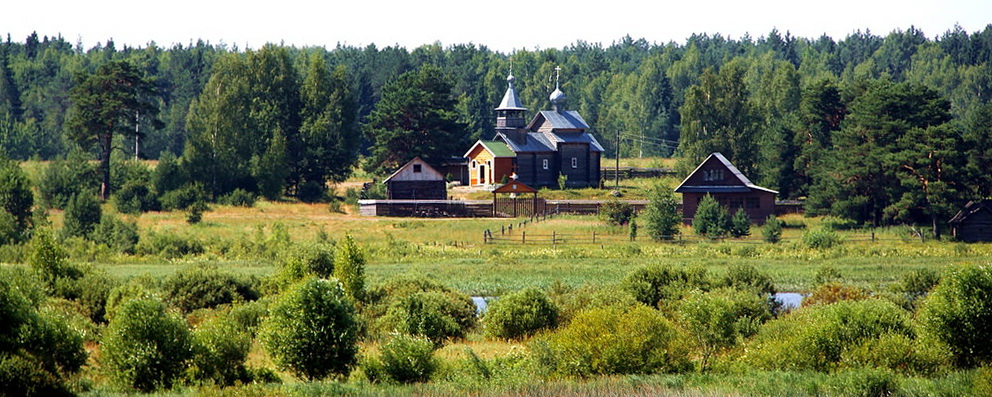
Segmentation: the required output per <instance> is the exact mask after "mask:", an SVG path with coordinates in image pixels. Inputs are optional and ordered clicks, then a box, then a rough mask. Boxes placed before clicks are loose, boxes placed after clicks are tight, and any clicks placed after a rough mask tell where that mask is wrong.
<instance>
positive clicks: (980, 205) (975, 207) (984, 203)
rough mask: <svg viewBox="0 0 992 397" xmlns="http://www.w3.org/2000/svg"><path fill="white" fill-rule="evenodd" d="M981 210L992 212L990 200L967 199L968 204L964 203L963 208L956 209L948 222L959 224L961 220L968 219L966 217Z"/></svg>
mask: <svg viewBox="0 0 992 397" xmlns="http://www.w3.org/2000/svg"><path fill="white" fill-rule="evenodd" d="M983 210H984V211H989V212H992V200H977V201H969V202H968V204H965V206H964V209H962V210H961V211H958V213H957V214H955V215H954V217H953V218H951V221H950V222H949V223H950V224H959V223H961V222H964V221H965V220H966V219H968V217H970V216H972V215H974V214H977V213H979V212H981V211H983Z"/></svg>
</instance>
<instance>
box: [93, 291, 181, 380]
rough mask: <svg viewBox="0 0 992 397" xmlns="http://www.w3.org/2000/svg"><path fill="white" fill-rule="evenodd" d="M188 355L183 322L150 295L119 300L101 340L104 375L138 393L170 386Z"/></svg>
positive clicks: (179, 372)
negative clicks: (142, 297) (123, 301)
mask: <svg viewBox="0 0 992 397" xmlns="http://www.w3.org/2000/svg"><path fill="white" fill-rule="evenodd" d="M192 355H193V352H192V344H191V338H190V332H189V329H187V328H186V323H185V322H184V321H183V320H182V319H180V318H178V317H175V316H172V315H169V314H168V313H167V312H166V310H165V305H164V304H162V302H160V301H158V300H157V299H154V298H146V299H137V300H131V301H128V302H125V303H123V304H122V305H121V306H120V307H119V308H118V309H117V311H116V314H115V315H114V317H113V319H112V320H111V321H110V324H108V325H107V329H106V330H105V331H104V333H103V342H102V343H101V357H102V362H103V363H104V364H105V365H106V366H107V367H106V368H107V369H108V371H107V372H108V374H109V375H110V376H111V377H112V378H113V379H114V381H115V382H116V383H117V384H118V385H120V386H123V387H126V388H130V389H135V390H138V391H142V392H150V391H153V390H156V389H160V388H165V389H168V388H170V387H172V384H173V382H175V380H176V379H177V378H178V377H179V375H180V374H181V373H182V372H183V371H184V370H185V369H186V366H187V365H188V364H189V359H190V358H192Z"/></svg>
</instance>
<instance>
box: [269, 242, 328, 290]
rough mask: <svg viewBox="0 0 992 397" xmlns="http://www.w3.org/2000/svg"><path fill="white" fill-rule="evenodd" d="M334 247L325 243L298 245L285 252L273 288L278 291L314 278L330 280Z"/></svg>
mask: <svg viewBox="0 0 992 397" xmlns="http://www.w3.org/2000/svg"><path fill="white" fill-rule="evenodd" d="M333 249H334V246H333V245H331V244H325V243H300V244H296V245H295V247H294V249H292V250H287V252H286V254H285V259H284V260H283V262H282V267H280V269H279V273H278V274H277V276H276V278H277V279H276V280H274V282H275V284H276V285H275V287H276V288H277V289H280V288H282V287H284V286H286V285H289V284H291V283H293V282H296V281H299V280H302V279H304V278H307V277H310V276H315V277H317V278H330V277H331V276H332V275H333V274H334V251H333Z"/></svg>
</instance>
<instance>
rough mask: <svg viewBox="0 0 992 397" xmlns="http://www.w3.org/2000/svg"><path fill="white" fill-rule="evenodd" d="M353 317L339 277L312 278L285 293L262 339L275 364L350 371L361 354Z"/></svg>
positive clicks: (319, 373)
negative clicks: (335, 278) (329, 278)
mask: <svg viewBox="0 0 992 397" xmlns="http://www.w3.org/2000/svg"><path fill="white" fill-rule="evenodd" d="M355 316H356V314H355V307H354V306H353V305H352V303H351V302H350V301H349V300H348V298H347V297H346V296H345V293H344V290H342V289H341V286H340V284H339V283H338V282H337V280H334V279H331V280H324V279H317V278H311V279H309V280H306V281H303V282H301V283H298V284H296V285H294V286H293V287H292V288H290V289H289V290H288V291H286V292H284V293H283V295H282V296H281V297H280V298H279V300H278V301H277V302H276V303H275V305H274V306H273V307H272V310H271V314H270V315H269V317H268V318H267V319H266V320H265V321H264V322H263V323H262V328H261V331H260V333H259V338H260V339H261V341H262V345H263V346H265V349H266V351H268V352H269V354H270V355H271V357H272V359H273V360H274V361H275V362H276V364H277V365H279V367H281V368H284V369H287V370H289V371H290V372H292V373H293V374H295V375H296V376H298V377H301V378H306V379H309V380H315V379H323V378H326V377H328V376H331V375H347V374H348V372H350V370H351V368H352V366H353V364H354V363H355V360H356V355H357V354H358V323H357V322H356V318H355Z"/></svg>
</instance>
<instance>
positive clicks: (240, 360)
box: [191, 315, 251, 386]
mask: <svg viewBox="0 0 992 397" xmlns="http://www.w3.org/2000/svg"><path fill="white" fill-rule="evenodd" d="M250 349H251V334H250V333H248V332H247V331H246V330H245V329H243V328H242V327H240V326H239V325H238V324H237V323H235V322H233V321H231V320H230V319H229V318H228V316H223V315H222V316H217V317H214V318H211V319H209V320H207V321H205V322H203V323H201V324H200V325H199V326H198V327H197V328H196V330H195V331H194V332H193V351H194V355H193V361H192V366H191V375H192V377H193V379H196V380H199V381H210V382H213V383H215V384H218V385H222V386H230V385H233V384H235V383H236V382H243V383H248V382H250V381H251V374H250V373H249V371H248V369H247V368H246V367H245V360H247V359H248V351H249V350H250Z"/></svg>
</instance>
